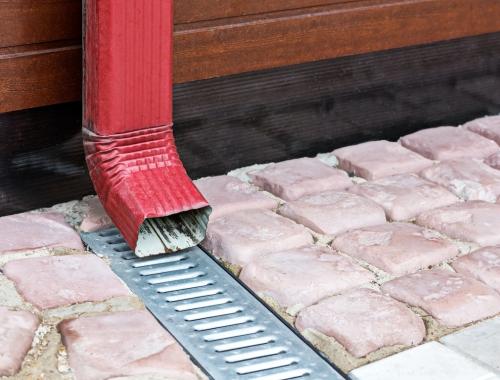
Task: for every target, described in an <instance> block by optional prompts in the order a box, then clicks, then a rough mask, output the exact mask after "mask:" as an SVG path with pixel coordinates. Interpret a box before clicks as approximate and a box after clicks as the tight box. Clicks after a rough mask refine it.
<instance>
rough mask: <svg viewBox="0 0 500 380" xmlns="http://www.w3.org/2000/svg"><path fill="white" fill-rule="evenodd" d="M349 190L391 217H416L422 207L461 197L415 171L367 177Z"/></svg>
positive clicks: (447, 202)
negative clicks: (372, 177) (377, 177)
mask: <svg viewBox="0 0 500 380" xmlns="http://www.w3.org/2000/svg"><path fill="white" fill-rule="evenodd" d="M429 169H431V168H429ZM429 169H427V170H429ZM424 171H425V170H424ZM499 174H500V173H499ZM499 185H500V182H499ZM349 192H351V193H354V194H357V195H360V196H362V197H364V198H367V199H369V200H371V201H373V202H375V203H376V204H378V205H379V206H380V207H382V208H383V209H384V211H385V213H386V215H387V218H388V219H392V220H409V219H413V218H415V217H417V215H418V214H420V213H421V212H423V211H427V210H432V209H434V208H437V207H441V206H448V205H450V204H453V203H457V202H458V201H459V199H458V198H457V197H456V196H454V195H453V194H452V193H450V192H449V191H448V190H446V189H444V188H443V187H441V186H438V185H436V184H434V183H431V182H428V181H425V180H423V179H421V178H419V177H418V176H417V175H415V174H398V175H395V176H391V177H387V178H381V179H378V180H374V181H368V182H365V183H361V184H359V185H357V186H353V187H351V188H350V189H349Z"/></svg>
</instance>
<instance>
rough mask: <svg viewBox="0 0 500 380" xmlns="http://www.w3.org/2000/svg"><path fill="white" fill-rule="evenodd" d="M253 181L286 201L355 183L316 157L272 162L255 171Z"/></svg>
mask: <svg viewBox="0 0 500 380" xmlns="http://www.w3.org/2000/svg"><path fill="white" fill-rule="evenodd" d="M252 176H253V178H252V183H253V184H254V185H255V186H258V187H260V188H261V189H264V190H266V191H269V192H270V193H271V194H274V195H276V196H277V197H280V198H282V199H284V200H286V201H292V200H295V199H298V198H300V197H303V196H305V195H310V194H316V193H320V192H322V191H326V190H341V189H342V190H343V189H347V188H348V187H350V186H352V182H351V180H350V179H349V177H348V176H347V174H346V173H345V172H343V171H341V170H338V169H334V168H332V167H331V166H329V165H327V164H325V163H323V162H321V161H320V160H316V159H314V158H307V157H306V158H299V159H296V160H289V161H283V162H279V163H277V164H273V165H270V166H268V167H266V168H264V169H261V170H259V171H257V172H255V173H252Z"/></svg>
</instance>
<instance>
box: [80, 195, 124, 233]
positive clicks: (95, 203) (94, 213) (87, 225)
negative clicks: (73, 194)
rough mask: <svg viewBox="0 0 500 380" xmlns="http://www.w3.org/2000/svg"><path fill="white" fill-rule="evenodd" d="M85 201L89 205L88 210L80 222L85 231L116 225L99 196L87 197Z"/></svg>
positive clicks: (99, 229) (100, 229)
mask: <svg viewBox="0 0 500 380" xmlns="http://www.w3.org/2000/svg"><path fill="white" fill-rule="evenodd" d="M83 203H85V204H87V205H88V210H86V211H85V212H84V213H83V214H84V219H83V220H82V223H81V224H80V229H81V230H82V231H83V232H95V231H102V230H106V229H108V228H112V227H114V226H115V225H114V224H113V221H112V220H111V218H110V217H109V216H108V214H106V211H105V210H104V207H102V204H101V201H100V200H99V198H98V197H93V198H89V199H86V200H84V201H83Z"/></svg>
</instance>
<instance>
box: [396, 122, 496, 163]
mask: <svg viewBox="0 0 500 380" xmlns="http://www.w3.org/2000/svg"><path fill="white" fill-rule="evenodd" d="M401 143H402V144H403V146H404V147H406V148H408V149H410V150H412V151H414V152H416V153H418V154H421V155H422V156H424V157H427V158H429V159H431V160H437V161H444V160H451V159H452V158H458V157H473V158H486V157H488V156H491V155H492V154H493V153H496V152H498V150H499V149H500V148H499V147H498V144H497V143H496V142H494V141H493V140H490V139H487V138H486V137H483V136H481V135H478V134H477V133H474V132H470V131H466V130H465V129H461V128H457V127H437V128H429V129H423V130H421V131H418V132H415V133H412V134H411V135H406V136H404V137H402V138H401Z"/></svg>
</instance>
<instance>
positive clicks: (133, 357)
mask: <svg viewBox="0 0 500 380" xmlns="http://www.w3.org/2000/svg"><path fill="white" fill-rule="evenodd" d="M58 330H59V331H60V332H61V334H62V341H63V344H64V346H65V347H66V351H67V352H68V358H69V363H70V365H71V368H72V369H73V370H74V372H75V376H76V378H77V380H107V379H111V378H115V377H120V376H123V377H131V376H141V375H160V376H164V377H165V378H168V379H176V380H197V379H198V377H197V376H196V375H195V372H194V368H193V365H192V364H191V362H190V360H189V358H188V356H187V355H186V354H185V353H184V351H183V350H182V349H181V347H180V346H179V344H178V343H177V342H176V341H175V340H174V339H173V338H172V336H171V335H170V334H169V333H168V332H167V331H166V330H165V329H163V328H162V327H161V326H160V325H159V323H158V322H157V321H156V319H155V318H154V317H153V316H152V315H151V314H149V312H146V311H130V312H126V313H118V314H110V315H99V316H93V317H82V318H74V319H66V320H64V321H62V322H61V323H59V325H58Z"/></svg>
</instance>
